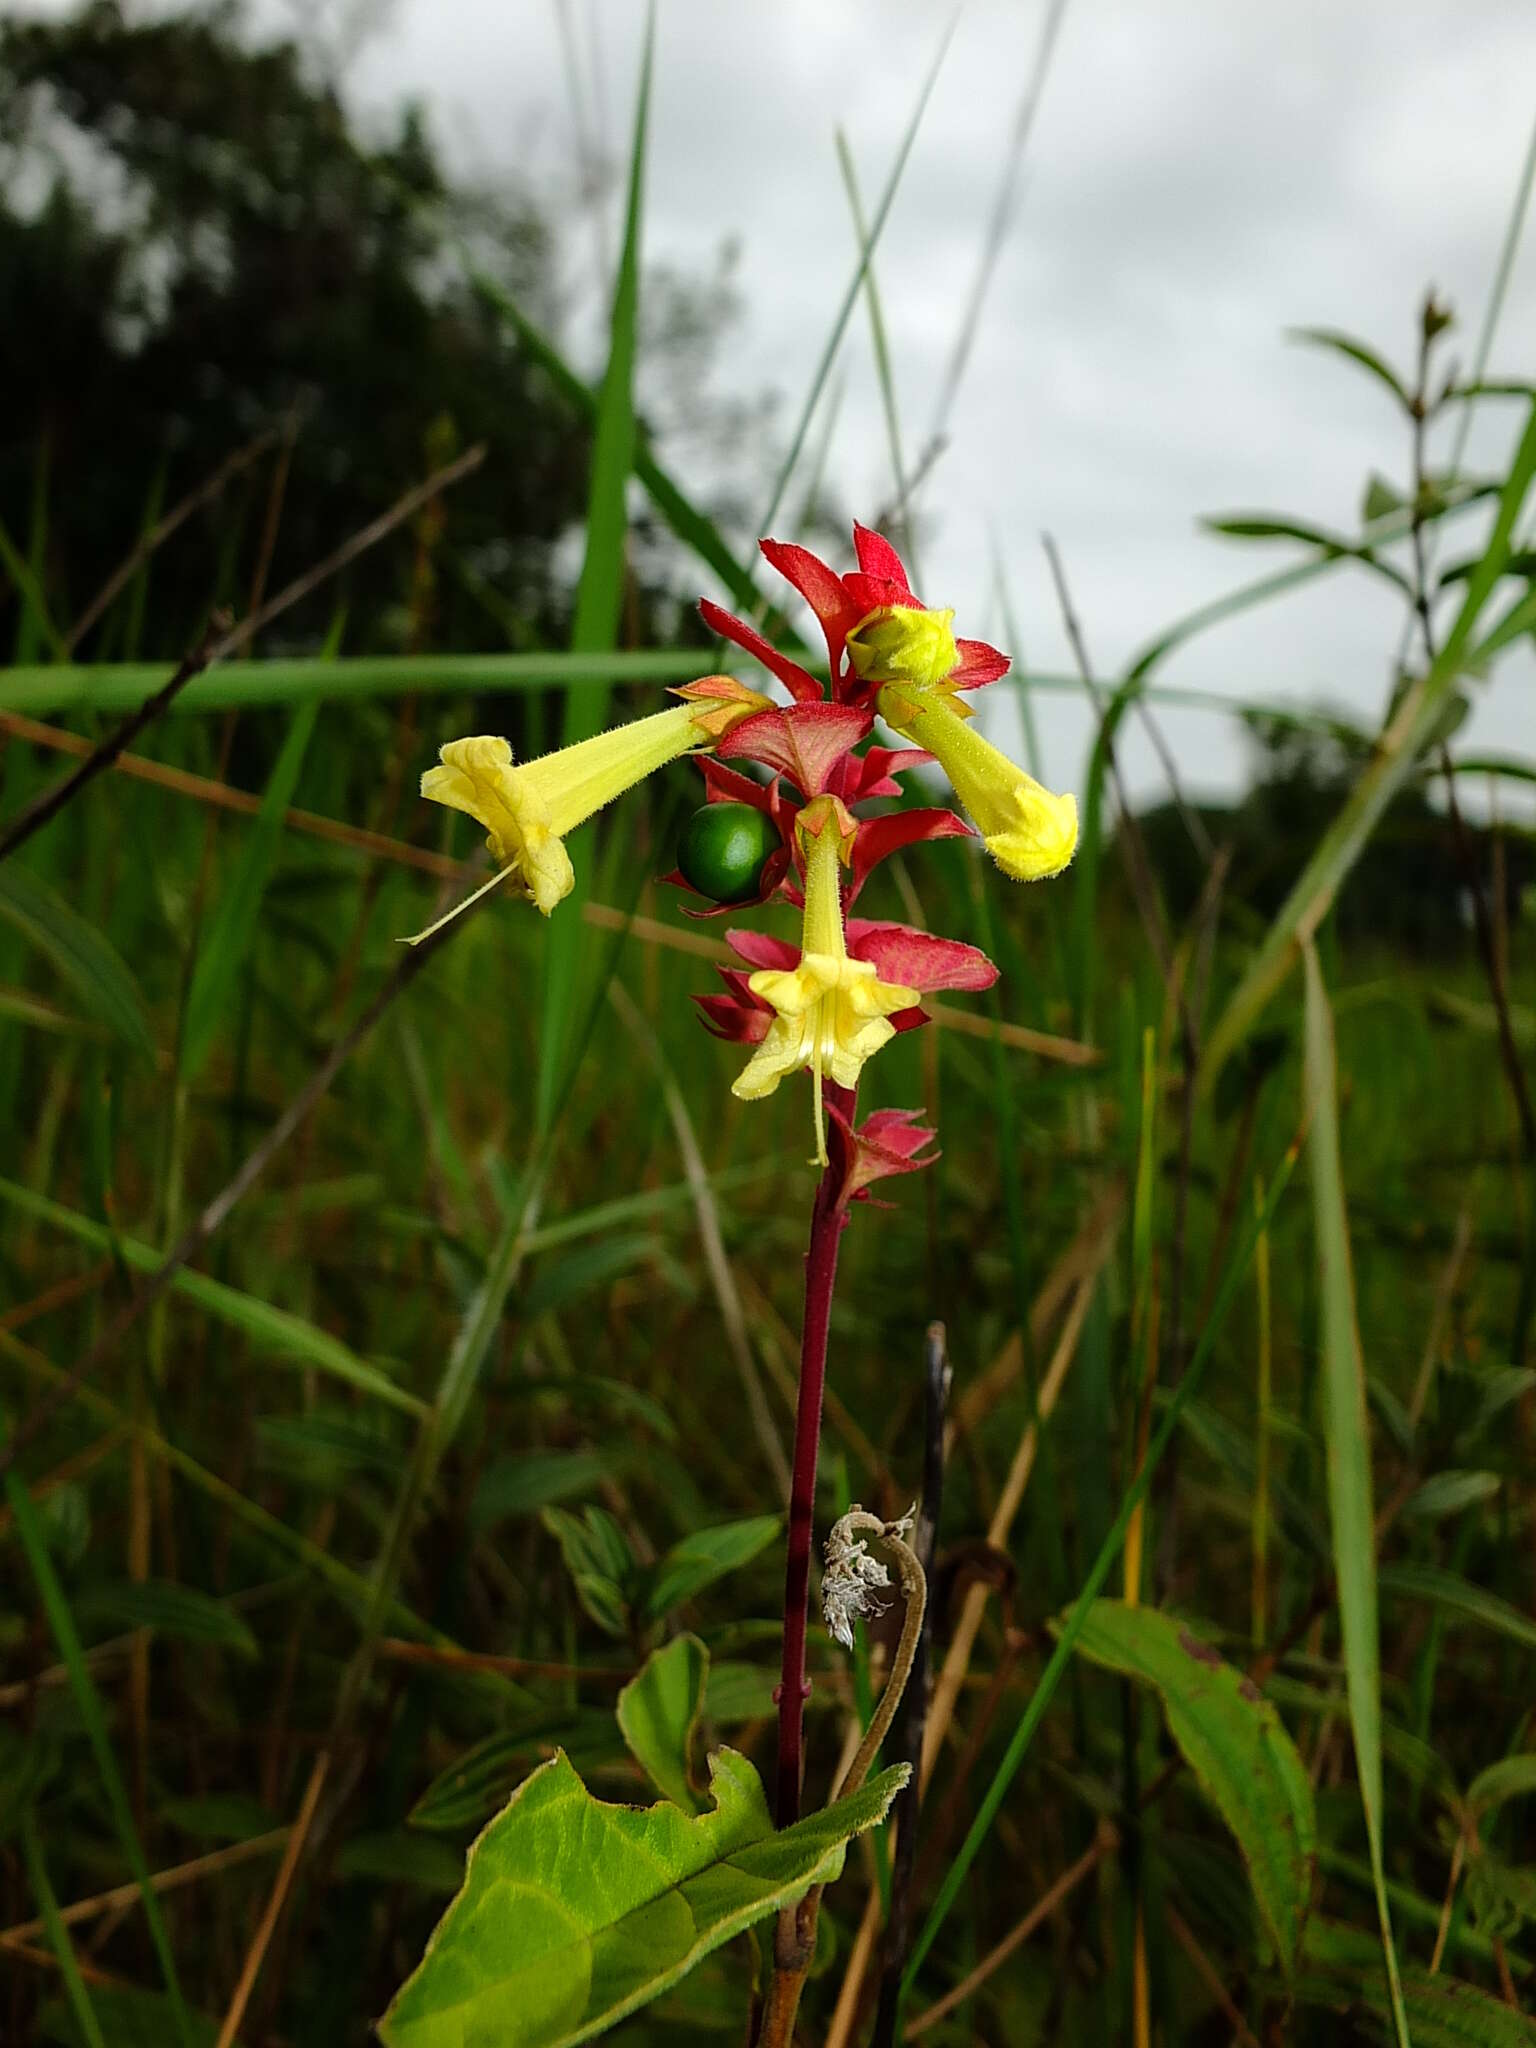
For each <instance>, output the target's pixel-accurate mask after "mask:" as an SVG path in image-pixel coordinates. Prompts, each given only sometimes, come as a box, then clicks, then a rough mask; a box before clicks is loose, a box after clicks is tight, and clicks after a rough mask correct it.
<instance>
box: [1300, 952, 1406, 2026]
mask: <svg viewBox="0 0 1536 2048" xmlns="http://www.w3.org/2000/svg"><path fill="white" fill-rule="evenodd" d="M1305 958H1306V1063H1305V1076H1306V1104H1307V1115H1308V1117H1309V1119H1310V1121H1311V1137H1310V1139H1309V1141H1308V1147H1307V1150H1308V1154H1309V1158H1310V1162H1311V1168H1312V1209H1313V1219H1314V1223H1315V1226H1316V1231H1317V1264H1318V1286H1319V1292H1320V1296H1321V1313H1322V1325H1323V1327H1322V1352H1323V1402H1324V1417H1325V1426H1326V1433H1327V1444H1328V1509H1329V1520H1330V1523H1331V1526H1332V1530H1333V1558H1334V1570H1335V1574H1336V1576H1337V1580H1338V1589H1339V1627H1340V1632H1341V1634H1342V1636H1343V1641H1344V1671H1345V1679H1346V1687H1347V1691H1348V1695H1349V1719H1350V1725H1351V1727H1352V1728H1353V1730H1354V1737H1355V1762H1356V1766H1357V1768H1358V1770H1359V1773H1360V1803H1361V1805H1362V1806H1363V1807H1364V1808H1365V1831H1366V1837H1367V1840H1368V1841H1369V1843H1370V1851H1371V1876H1372V1879H1373V1881H1374V1884H1375V1888H1376V1911H1377V1914H1378V1916H1379V1918H1380V1921H1381V1946H1382V1954H1383V1956H1384V1958H1385V1961H1386V1968H1387V1984H1388V1988H1389V1991H1390V1994H1391V2000H1392V2018H1393V2023H1394V2025H1395V2027H1396V2029H1397V2040H1398V2048H1408V2015H1407V2012H1406V2010H1405V2008H1404V2005H1403V1988H1402V1983H1401V1980H1400V1978H1399V1976H1398V1968H1397V1951H1396V1949H1395V1948H1394V1946H1393V1942H1392V1916H1391V1910H1390V1908H1389V1906H1388V1904H1387V1893H1386V1872H1385V1870H1384V1868H1383V1865H1382V1854H1381V1837H1382V1828H1381V1816H1382V1806H1381V1799H1382V1793H1381V1670H1380V1661H1379V1658H1380V1650H1379V1639H1378V1635H1377V1618H1376V1539H1375V1518H1374V1516H1373V1514H1372V1509H1371V1433H1370V1424H1369V1421H1368V1419H1367V1417H1366V1410H1365V1361H1364V1359H1363V1357H1362V1356H1361V1351H1360V1331H1359V1327H1358V1325H1357V1323H1356V1320H1355V1282H1354V1274H1353V1271H1352V1269H1351V1264H1350V1251H1349V1221H1348V1217H1347V1214H1346V1211H1345V1203H1344V1169H1343V1164H1342V1161H1341V1159H1340V1154H1339V1110H1338V1085H1337V1078H1338V1077H1337V1072H1336V1065H1335V1057H1334V1040H1333V1015H1332V1012H1331V1011H1330V1009H1329V1007H1328V995H1327V991H1326V990H1325V989H1324V987H1323V977H1322V971H1321V969H1320V968H1319V966H1318V964H1317V949H1316V948H1315V947H1314V946H1313V945H1312V944H1311V943H1310V942H1309V943H1308V944H1307V946H1306V948H1305Z"/></svg>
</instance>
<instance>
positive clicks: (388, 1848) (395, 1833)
mask: <svg viewBox="0 0 1536 2048" xmlns="http://www.w3.org/2000/svg"><path fill="white" fill-rule="evenodd" d="M336 1873H337V1875H338V1876H339V1877H371V1878H375V1879H377V1880H378V1882H380V1883H381V1884H411V1885H415V1886H416V1887H417V1888H418V1889H419V1890H421V1891H425V1892H456V1891H457V1890H458V1888H459V1886H460V1885H461V1884H462V1883H463V1880H464V1860H463V1858H462V1857H461V1856H460V1855H459V1852H458V1851H457V1849H452V1848H450V1847H449V1846H448V1844H447V1843H446V1842H439V1841H436V1840H435V1839H434V1838H433V1837H432V1836H431V1835H413V1834H412V1833H411V1832H410V1831H409V1829H407V1828H385V1829H381V1830H380V1831H379V1832H377V1833H374V1834H368V1835H354V1836H353V1837H352V1839H351V1841H350V1842H348V1843H347V1844H346V1845H345V1847H344V1848H343V1849H342V1851H341V1854H340V1855H339V1856H338V1857H337V1858H336Z"/></svg>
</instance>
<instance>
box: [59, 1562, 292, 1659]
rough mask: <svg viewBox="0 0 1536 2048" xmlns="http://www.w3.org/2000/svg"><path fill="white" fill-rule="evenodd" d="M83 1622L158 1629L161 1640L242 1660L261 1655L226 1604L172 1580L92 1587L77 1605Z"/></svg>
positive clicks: (249, 1631)
mask: <svg viewBox="0 0 1536 2048" xmlns="http://www.w3.org/2000/svg"><path fill="white" fill-rule="evenodd" d="M75 1605H76V1609H77V1611H78V1613H79V1614H80V1616H81V1618H82V1619H83V1620H88V1621H94V1622H106V1623H108V1624H109V1625H111V1626H112V1627H114V1628H118V1629H135V1628H152V1629H153V1630H154V1631H155V1633H156V1634H157V1635H164V1636H175V1637H176V1638H177V1639H178V1640H179V1641H181V1642H185V1643H211V1644H213V1645H215V1646H216V1647H218V1648H219V1649H222V1650H234V1651H237V1652H238V1653H239V1655H240V1656H242V1657H254V1656H256V1655H257V1649H258V1646H257V1642H256V1638H255V1636H254V1635H252V1633H251V1630H250V1627H249V1625H248V1624H247V1623H246V1622H245V1621H243V1620H242V1619H241V1618H240V1616H239V1615H238V1614H236V1613H235V1612H234V1611H233V1610H232V1609H231V1608H229V1607H227V1606H226V1605H225V1604H224V1602H223V1601H222V1600H215V1599H214V1597H213V1596H212V1594H211V1593H202V1592H199V1591H198V1589H197V1588H196V1587H195V1586H184V1585H181V1584H179V1583H175V1582H173V1581H170V1580H167V1579H147V1580H144V1581H143V1582H142V1583H135V1582H134V1581H132V1580H128V1579H125V1580H123V1581H122V1582H121V1583H120V1584H117V1585H111V1586H92V1587H91V1588H90V1589H89V1591H87V1592H83V1593H81V1594H80V1595H79V1596H78V1598H77V1600H76V1603H75Z"/></svg>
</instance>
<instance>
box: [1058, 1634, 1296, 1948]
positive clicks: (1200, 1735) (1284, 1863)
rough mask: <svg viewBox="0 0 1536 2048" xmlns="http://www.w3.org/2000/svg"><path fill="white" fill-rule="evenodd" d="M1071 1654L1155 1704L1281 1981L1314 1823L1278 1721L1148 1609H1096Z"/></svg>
mask: <svg viewBox="0 0 1536 2048" xmlns="http://www.w3.org/2000/svg"><path fill="white" fill-rule="evenodd" d="M1053 1626H1054V1627H1055V1628H1057V1629H1058V1630H1059V1627H1060V1624H1059V1623H1058V1624H1053ZM1077 1650H1078V1654H1079V1655H1080V1656H1084V1657H1087V1658H1088V1659H1089V1660H1090V1662H1092V1663H1094V1664H1099V1665H1102V1666H1104V1668H1105V1669H1107V1670H1110V1671H1118V1672H1122V1673H1123V1674H1124V1675H1125V1676H1126V1677H1128V1678H1136V1679H1139V1680H1141V1682H1142V1683H1143V1684H1146V1685H1150V1686H1152V1687H1153V1688H1154V1689H1155V1690H1156V1691H1157V1693H1158V1694H1159V1695H1160V1696H1161V1699H1162V1702H1163V1708H1164V1711H1165V1712H1166V1714H1167V1716H1168V1732H1169V1734H1170V1735H1172V1737H1173V1739H1174V1741H1175V1742H1176V1743H1177V1744H1178V1746H1179V1750H1180V1753H1181V1754H1182V1756H1183V1757H1184V1760H1185V1762H1186V1763H1188V1764H1189V1766H1190V1768H1191V1769H1192V1770H1193V1771H1194V1773H1195V1776H1196V1778H1197V1779H1198V1780H1199V1782H1200V1785H1201V1788H1202V1789H1203V1790H1204V1792H1205V1793H1206V1795H1207V1797H1208V1798H1209V1799H1210V1800H1211V1801H1212V1802H1213V1804H1214V1805H1215V1807H1216V1809H1217V1811H1218V1812H1219V1813H1220V1815H1221V1817H1222V1819H1223V1820H1224V1821H1225V1822H1226V1824H1227V1826H1228V1827H1229V1828H1230V1829H1231V1830H1232V1833H1233V1835H1234V1836H1235V1837H1236V1839H1237V1845H1238V1847H1239V1848H1240V1849H1241V1850H1242V1853H1243V1860H1244V1862H1245V1863H1246V1864H1247V1866H1248V1875H1249V1877H1250V1878H1251V1879H1252V1882H1253V1894H1254V1898H1255V1899H1256V1900H1257V1902H1258V1906H1259V1911H1260V1912H1261V1913H1262V1914H1263V1916H1264V1921H1265V1924H1266V1925H1267V1927H1268V1928H1269V1932H1270V1936H1271V1938H1272V1940H1273V1942H1274V1945H1275V1949H1276V1952H1277V1954H1278V1955H1279V1958H1280V1964H1281V1968H1282V1969H1283V1970H1284V1971H1285V1972H1286V1973H1287V1974H1289V1973H1290V1971H1291V1970H1292V1968H1293V1967H1294V1965H1295V1962H1296V1959H1297V1955H1298V1953H1299V1951H1300V1946H1301V1935H1302V1929H1303V1928H1304V1926H1305V1925H1306V1918H1307V1912H1308V1909H1309V1907H1310V1905H1311V1888H1312V1872H1313V1862H1314V1858H1315V1854H1316V1847H1317V1820H1316V1815H1315V1814H1314V1812H1313V1806H1312V1787H1311V1784H1310V1782H1309V1780H1308V1778H1307V1772H1306V1767H1305V1765H1304V1764H1303V1763H1302V1761H1301V1758H1300V1757H1299V1756H1298V1755H1297V1754H1296V1747H1295V1744H1294V1743H1293V1742H1292V1741H1291V1738H1290V1736H1289V1735H1288V1734H1287V1733H1286V1731H1285V1726H1284V1724H1283V1722H1282V1721H1281V1719H1280V1716H1279V1715H1278V1714H1277V1713H1276V1711H1275V1709H1274V1707H1273V1706H1272V1705H1271V1703H1270V1702H1269V1701H1268V1700H1267V1699H1265V1697H1264V1695H1263V1694H1262V1693H1261V1692H1260V1691H1259V1690H1258V1688H1257V1686H1255V1685H1253V1684H1252V1683H1251V1682H1250V1681H1249V1680H1248V1679H1246V1678H1245V1677H1244V1676H1243V1674H1242V1672H1240V1671H1238V1670H1236V1669H1235V1668H1234V1667H1233V1666H1232V1665H1230V1664H1228V1663H1227V1662H1226V1661H1225V1660H1224V1659H1223V1658H1222V1657H1221V1655H1220V1654H1219V1652H1217V1651H1216V1650H1214V1649H1212V1648H1211V1646H1210V1645H1209V1644H1208V1643H1206V1642H1204V1641H1202V1640H1201V1638H1200V1637H1199V1636H1197V1635H1195V1634H1194V1633H1193V1632H1192V1631H1191V1630H1190V1629H1188V1628H1186V1627H1185V1626H1184V1625H1183V1624H1182V1623H1181V1622H1179V1621H1176V1620H1175V1619H1174V1617H1173V1616H1172V1615H1169V1614H1161V1613H1159V1612H1158V1611H1157V1610H1156V1609H1154V1608H1149V1607H1127V1606H1125V1605H1124V1604H1123V1603H1122V1602H1121V1601H1118V1600H1096V1601H1095V1602H1094V1604H1093V1606H1092V1607H1091V1608H1090V1609H1089V1612H1088V1615H1087V1618H1086V1620H1085V1621H1084V1623H1083V1626H1082V1629H1081V1631H1080V1633H1079V1635H1078V1639H1077Z"/></svg>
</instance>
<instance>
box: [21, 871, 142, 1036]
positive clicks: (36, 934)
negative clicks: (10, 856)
mask: <svg viewBox="0 0 1536 2048" xmlns="http://www.w3.org/2000/svg"><path fill="white" fill-rule="evenodd" d="M0 917H3V918H4V919H5V920H6V922H7V923H8V924H12V925H14V926H15V927H16V929H17V930H18V931H19V932H20V933H21V935H22V936H23V938H25V939H26V940H27V941H28V942H29V944H31V945H32V946H34V947H36V949H37V950H38V952H40V953H42V954H43V955H44V956H45V957H46V958H47V959H48V960H49V961H51V962H52V964H53V966H54V968H55V969H56V971H57V972H58V973H59V974H60V975H61V976H62V977H63V979H64V980H65V981H67V982H68V983H69V985H70V987H71V988H72V989H73V990H74V991H75V993H76V995H78V996H79V998H80V1000H81V1001H82V1002H83V1003H84V1004H85V1005H86V1007H87V1008H88V1009H89V1010H90V1011H91V1012H92V1013H93V1015H95V1016H96V1017H98V1018H99V1019H100V1020H101V1022H102V1023H103V1024H105V1025H106V1026H107V1028H108V1029H109V1030H110V1031H111V1032H112V1033H113V1035H114V1036H115V1037H117V1038H120V1039H122V1040H123V1041H124V1043H125V1044H127V1045H131V1046H132V1047H133V1049H134V1051H135V1052H139V1053H143V1054H144V1055H145V1056H146V1058H150V1059H153V1057H154V1051H155V1042H154V1039H153V1037H152V1036H151V1034H150V1028H149V1013H148V1011H147V1010H146V1009H145V1007H144V998H143V996H142V995H141V994H140V992H139V985H138V983H137V982H136V981H135V980H134V978H133V976H132V975H131V974H130V973H129V971H128V969H127V967H126V966H125V965H124V964H123V959H122V956H121V954H120V953H119V952H118V951H117V949H116V947H115V946H113V945H112V944H111V942H110V941H109V940H108V939H107V938H106V937H104V935H103V934H102V933H101V932H99V931H98V930H97V929H96V927H95V925H93V924H89V923H88V922H87V921H86V920H85V918H83V917H82V916H81V915H80V913H79V912H78V911H77V910H75V909H73V908H72V907H71V905H69V904H68V903H66V902H65V900H64V898H63V897H62V896H60V895H59V894H58V893H57V892H56V891H55V890H53V889H50V888H49V887H48V884H47V883H46V882H43V881H40V880H39V878H38V877H37V876H36V875H34V874H33V873H32V871H31V869H30V868H24V867H22V866H21V865H20V864H19V863H18V862H16V861H14V860H12V861H7V862H6V863H5V865H4V867H3V868H0Z"/></svg>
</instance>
